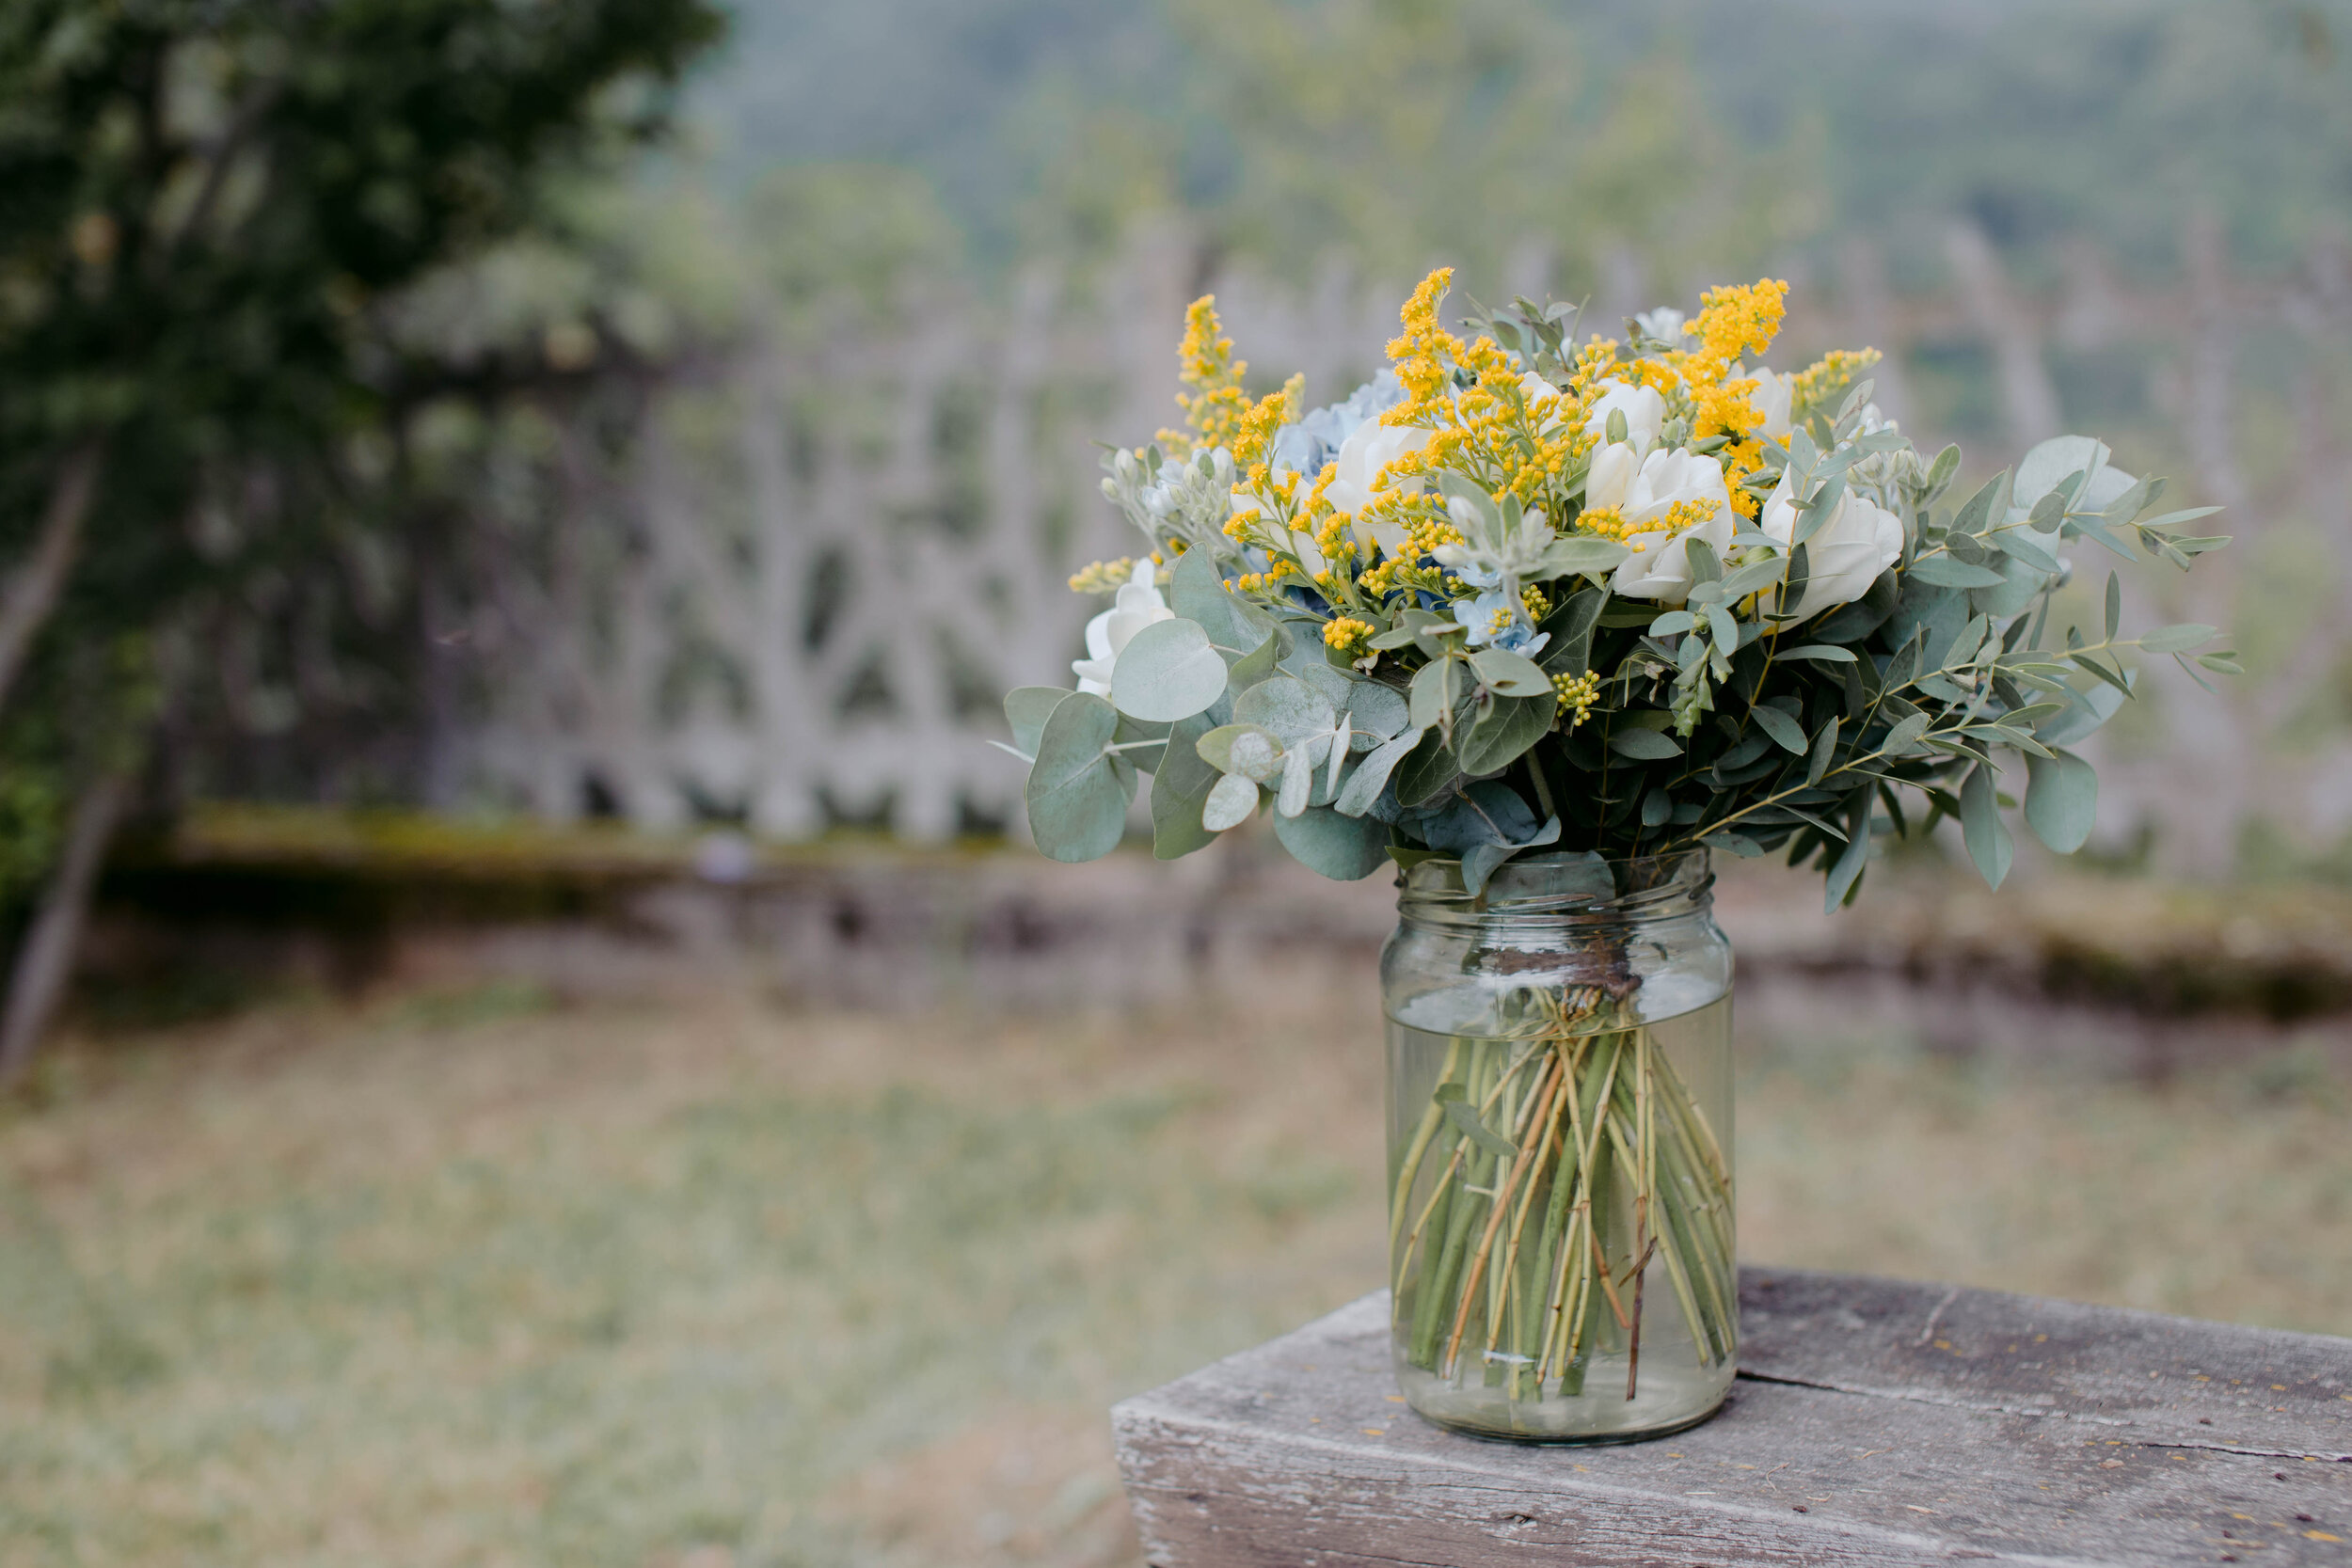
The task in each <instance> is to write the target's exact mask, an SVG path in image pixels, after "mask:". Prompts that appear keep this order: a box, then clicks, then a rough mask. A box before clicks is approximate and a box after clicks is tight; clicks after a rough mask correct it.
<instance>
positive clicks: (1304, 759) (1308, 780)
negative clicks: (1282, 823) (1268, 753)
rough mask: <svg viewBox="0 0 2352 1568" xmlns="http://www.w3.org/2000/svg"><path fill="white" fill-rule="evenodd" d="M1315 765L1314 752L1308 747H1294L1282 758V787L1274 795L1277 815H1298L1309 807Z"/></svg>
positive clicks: (1313, 784) (1313, 785)
mask: <svg viewBox="0 0 2352 1568" xmlns="http://www.w3.org/2000/svg"><path fill="white" fill-rule="evenodd" d="M1314 788H1315V765H1314V760H1313V753H1312V752H1309V751H1308V750H1307V748H1306V747H1304V746H1299V747H1295V748H1293V749H1292V751H1291V752H1290V754H1289V755H1287V756H1285V757H1284V758H1283V759H1282V787H1281V788H1280V790H1279V791H1278V792H1277V793H1276V795H1275V797H1274V810H1275V814H1276V815H1277V816H1297V815H1298V814H1299V813H1300V812H1302V811H1305V810H1306V809H1307V801H1308V800H1309V799H1310V798H1311V797H1312V795H1313V794H1314Z"/></svg>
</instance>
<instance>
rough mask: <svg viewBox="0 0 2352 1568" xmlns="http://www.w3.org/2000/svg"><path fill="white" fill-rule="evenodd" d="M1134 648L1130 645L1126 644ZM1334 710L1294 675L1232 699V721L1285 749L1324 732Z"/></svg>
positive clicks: (1334, 716) (1335, 713) (1263, 683)
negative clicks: (1271, 736) (1268, 734)
mask: <svg viewBox="0 0 2352 1568" xmlns="http://www.w3.org/2000/svg"><path fill="white" fill-rule="evenodd" d="M1129 646H1130V647H1132V646H1134V644H1133V643H1130V644H1129ZM1338 718H1339V714H1338V711H1337V710H1336V709H1334V708H1333V707H1332V706H1331V704H1330V702H1329V700H1328V699H1327V698H1326V697H1325V696H1324V695H1323V693H1322V692H1320V691H1317V690H1316V689H1314V688H1313V687H1311V686H1309V685H1308V684H1307V683H1306V682H1305V681H1302V680H1300V679H1299V678H1298V677H1296V676H1295V675H1276V676H1275V677H1274V678H1273V679H1271V680H1264V681H1260V682H1259V683H1258V684H1257V685H1255V686H1253V687H1251V688H1250V689H1248V690H1247V691H1245V692H1243V693H1242V694H1241V695H1240V696H1239V697H1236V698H1235V699H1233V721H1234V722H1235V723H1237V724H1257V725H1261V726H1263V727H1264V728H1266V729H1269V730H1272V731H1273V732H1274V733H1275V734H1276V735H1277V736H1280V737H1281V741H1282V744H1283V745H1285V746H1295V745H1297V744H1298V743H1299V742H1300V741H1302V740H1304V739H1306V738H1307V737H1308V736H1311V735H1322V734H1325V733H1326V732H1327V731H1328V730H1329V729H1330V728H1331V726H1332V723H1333V721H1335V720H1337V719H1338Z"/></svg>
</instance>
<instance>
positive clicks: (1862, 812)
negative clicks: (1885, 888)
mask: <svg viewBox="0 0 2352 1568" xmlns="http://www.w3.org/2000/svg"><path fill="white" fill-rule="evenodd" d="M1869 826H1870V792H1869V791H1868V790H1867V789H1860V790H1856V791H1855V792H1854V795H1853V803H1852V804H1851V805H1850V806H1849V807H1847V810H1846V832H1845V834H1844V837H1845V840H1846V847H1844V848H1843V849H1841V850H1840V851H1839V852H1838V855H1837V859H1836V863H1833V864H1832V865H1831V866H1830V868H1829V880H1828V883H1827V885H1826V886H1824V887H1823V889H1822V903H1821V908H1822V910H1823V911H1825V912H1831V913H1834V912H1836V910H1837V908H1838V906H1839V905H1841V904H1843V903H1845V901H1846V899H1847V898H1848V897H1849V896H1850V895H1851V894H1852V892H1853V887H1854V884H1855V883H1856V882H1858V881H1860V880H1861V879H1862V873H1863V871H1864V870H1865V869H1866V868H1867V866H1868V865H1869V863H1870V834H1869Z"/></svg>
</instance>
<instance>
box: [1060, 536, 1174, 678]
mask: <svg viewBox="0 0 2352 1568" xmlns="http://www.w3.org/2000/svg"><path fill="white" fill-rule="evenodd" d="M1157 577H1158V573H1156V572H1155V571H1153V570H1152V562H1151V561H1150V560H1149V559H1148V558H1147V559H1145V560H1142V561H1138V562H1136V569H1135V573H1134V575H1133V576H1132V577H1130V578H1128V579H1127V580H1126V582H1124V583H1123V584H1121V585H1120V590H1119V596H1118V597H1117V598H1115V599H1113V600H1112V601H1111V607H1110V609H1108V610H1104V611H1103V613H1102V614H1100V615H1097V616H1096V617H1095V618H1094V619H1093V620H1091V621H1089V622H1088V623H1087V657H1084V658H1081V659H1074V660H1073V661H1072V662H1071V666H1070V668H1071V669H1073V670H1074V671H1076V672H1077V673H1078V689H1079V690H1081V691H1091V692H1092V693H1094V695H1096V696H1097V697H1107V696H1109V695H1110V694H1111V671H1112V669H1113V668H1114V667H1115V666H1116V665H1117V664H1118V663H1119V655H1120V650H1122V649H1124V648H1125V647H1126V646H1127V644H1128V643H1130V642H1132V641H1135V636H1136V633H1137V632H1139V631H1141V630H1142V629H1143V628H1144V627H1146V626H1150V625H1151V624H1152V622H1154V621H1173V620H1174V619H1176V612H1175V611H1174V610H1170V609H1168V601H1167V600H1165V599H1163V598H1161V597H1160V591H1159V589H1158V587H1156V586H1155V583H1154V579H1155V578H1157Z"/></svg>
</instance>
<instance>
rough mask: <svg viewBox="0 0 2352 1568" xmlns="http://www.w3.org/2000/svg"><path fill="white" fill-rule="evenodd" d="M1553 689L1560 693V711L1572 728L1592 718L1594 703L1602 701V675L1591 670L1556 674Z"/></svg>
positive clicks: (1553, 677) (1552, 683) (1553, 679)
mask: <svg viewBox="0 0 2352 1568" xmlns="http://www.w3.org/2000/svg"><path fill="white" fill-rule="evenodd" d="M1551 689H1552V690H1554V691H1555V692H1558V693H1559V696H1560V713H1561V716H1562V717H1564V718H1566V719H1567V721H1568V728H1569V729H1571V730H1573V729H1575V728H1576V727H1577V726H1578V725H1579V724H1581V723H1582V722H1584V721H1585V720H1587V719H1589V718H1591V717H1592V713H1593V705H1594V704H1595V703H1597V702H1599V701H1600V677H1599V676H1598V675H1597V674H1594V673H1592V672H1591V671H1589V670H1587V671H1586V672H1584V673H1582V674H1581V675H1554V676H1552V677H1551Z"/></svg>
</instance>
